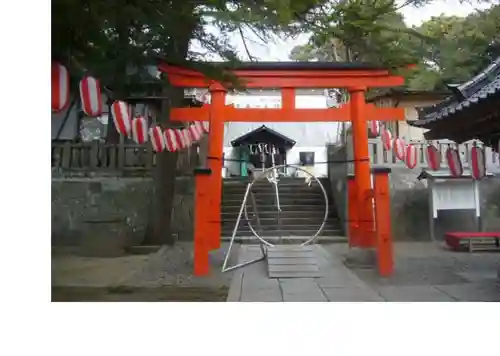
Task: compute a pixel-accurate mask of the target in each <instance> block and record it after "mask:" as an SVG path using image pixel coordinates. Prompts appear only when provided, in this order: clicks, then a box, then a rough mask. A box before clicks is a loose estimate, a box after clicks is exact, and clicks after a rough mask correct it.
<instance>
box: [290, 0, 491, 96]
mask: <svg viewBox="0 0 500 356" xmlns="http://www.w3.org/2000/svg"><path fill="white" fill-rule="evenodd" d="M425 3H426V1H411V0H410V1H407V2H405V3H404V6H414V7H418V6H421V5H423V4H425ZM399 8H400V7H398V6H397V5H396V2H395V1H392V0H345V1H340V2H338V3H335V4H334V5H333V6H329V7H323V9H322V11H317V12H316V14H315V17H314V18H313V19H312V20H311V21H310V24H311V25H312V28H313V29H314V30H313V31H312V32H313V35H312V36H311V38H310V41H309V43H308V44H306V45H303V46H297V47H295V48H294V49H293V50H292V52H291V55H290V57H291V58H292V59H294V60H302V61H303V60H323V61H328V60H331V61H364V62H370V63H374V64H380V65H383V66H387V67H393V68H402V67H405V66H406V65H408V64H416V65H417V66H416V68H414V69H412V70H411V71H409V70H399V72H400V74H402V75H404V76H405V77H406V78H407V86H408V87H409V88H410V89H424V90H433V89H443V88H445V86H446V84H447V83H460V82H463V81H466V80H468V79H470V77H472V76H473V75H475V74H476V73H477V72H478V71H480V70H482V69H483V68H484V67H485V66H486V65H487V64H488V63H489V61H491V59H492V57H494V56H498V55H500V45H499V43H500V42H499V40H500V35H499V34H500V5H496V6H492V7H491V8H490V9H488V10H485V11H476V12H474V13H473V14H471V15H469V16H467V17H465V18H461V17H453V16H452V17H447V16H444V15H441V16H438V17H433V18H431V19H430V20H429V21H427V22H425V23H423V24H422V25H421V26H419V27H413V28H408V27H407V26H406V25H405V23H404V21H403V18H402V16H401V15H400V14H399V13H398V12H397V10H398V9H399ZM495 43H496V44H497V45H496V46H495V45H494V44H495Z"/></svg>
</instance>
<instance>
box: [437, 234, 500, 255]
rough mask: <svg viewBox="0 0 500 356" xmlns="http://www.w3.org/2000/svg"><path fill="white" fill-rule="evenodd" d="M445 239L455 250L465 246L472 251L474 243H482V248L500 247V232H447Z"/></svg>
mask: <svg viewBox="0 0 500 356" xmlns="http://www.w3.org/2000/svg"><path fill="white" fill-rule="evenodd" d="M445 241H446V244H447V245H448V246H450V247H451V248H452V249H454V250H461V249H462V248H463V247H464V246H465V247H466V248H467V250H468V251H469V252H472V251H473V249H475V250H477V248H473V244H474V243H479V242H480V243H481V246H482V247H481V248H480V249H482V250H484V249H488V250H489V249H492V248H496V249H499V248H500V232H447V233H446V234H445Z"/></svg>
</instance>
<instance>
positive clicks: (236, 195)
mask: <svg viewBox="0 0 500 356" xmlns="http://www.w3.org/2000/svg"><path fill="white" fill-rule="evenodd" d="M278 195H279V197H280V199H281V197H296V196H301V197H306V198H316V199H320V200H324V199H325V198H324V197H325V196H324V194H323V193H322V192H321V191H319V192H310V191H300V190H290V191H286V192H284V191H281V190H280V191H279V192H278ZM244 196H245V192H237V193H233V192H231V193H223V194H222V200H224V199H238V200H242V199H243V197H244ZM253 196H254V197H255V198H271V199H274V197H275V196H276V193H275V192H274V191H272V190H270V191H268V192H257V193H256V192H254V193H253ZM327 196H328V195H327Z"/></svg>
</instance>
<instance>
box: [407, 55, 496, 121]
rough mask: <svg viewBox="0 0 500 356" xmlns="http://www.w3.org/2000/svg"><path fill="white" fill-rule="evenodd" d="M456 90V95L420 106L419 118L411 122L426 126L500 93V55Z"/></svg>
mask: <svg viewBox="0 0 500 356" xmlns="http://www.w3.org/2000/svg"><path fill="white" fill-rule="evenodd" d="M454 91H455V93H456V94H455V96H451V97H449V98H447V99H445V100H444V101H442V102H441V103H439V104H435V105H432V106H428V107H425V108H420V109H419V119H418V120H416V121H414V122H412V123H411V124H412V125H413V126H424V125H426V124H428V123H430V122H433V121H436V120H440V119H443V118H447V117H449V116H451V115H453V114H454V113H456V112H459V111H461V110H463V109H465V108H468V107H470V106H472V105H474V104H476V103H478V102H480V101H482V100H484V99H486V98H488V97H490V96H492V95H494V94H496V93H500V57H499V58H497V59H496V60H495V61H494V62H493V63H492V64H491V65H490V66H488V68H486V69H485V70H484V71H483V72H481V73H480V74H478V75H477V76H475V77H474V78H473V79H471V80H470V81H468V82H466V83H464V84H462V85H460V86H458V87H456V88H455V89H454Z"/></svg>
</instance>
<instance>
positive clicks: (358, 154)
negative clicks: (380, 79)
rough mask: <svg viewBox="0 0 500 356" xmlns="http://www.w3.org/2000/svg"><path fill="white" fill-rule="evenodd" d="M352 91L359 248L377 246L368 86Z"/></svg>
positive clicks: (355, 203)
mask: <svg viewBox="0 0 500 356" xmlns="http://www.w3.org/2000/svg"><path fill="white" fill-rule="evenodd" d="M348 90H349V95H350V99H349V104H350V114H351V122H352V140H353V146H354V159H355V160H354V174H355V178H354V179H355V182H356V184H355V188H356V189H357V192H356V194H355V195H356V202H351V203H354V205H355V206H356V207H357V210H358V216H360V217H362V218H361V219H359V220H358V221H357V222H356V223H355V224H356V225H357V226H356V228H357V231H358V236H357V245H358V247H374V246H375V238H374V237H375V235H374V219H373V202H372V198H371V197H370V194H371V189H372V184H371V173H370V156H369V152H368V130H367V120H366V113H365V111H366V110H365V108H366V102H365V91H366V88H365V87H352V88H348Z"/></svg>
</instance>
